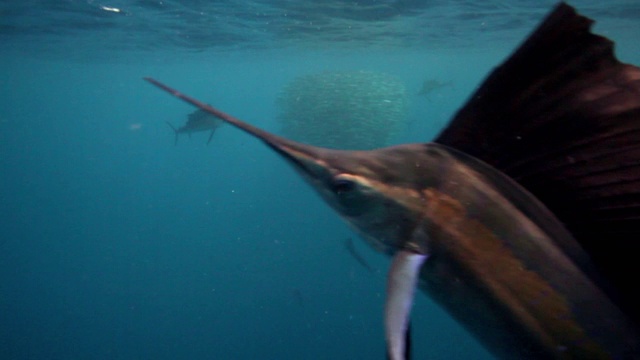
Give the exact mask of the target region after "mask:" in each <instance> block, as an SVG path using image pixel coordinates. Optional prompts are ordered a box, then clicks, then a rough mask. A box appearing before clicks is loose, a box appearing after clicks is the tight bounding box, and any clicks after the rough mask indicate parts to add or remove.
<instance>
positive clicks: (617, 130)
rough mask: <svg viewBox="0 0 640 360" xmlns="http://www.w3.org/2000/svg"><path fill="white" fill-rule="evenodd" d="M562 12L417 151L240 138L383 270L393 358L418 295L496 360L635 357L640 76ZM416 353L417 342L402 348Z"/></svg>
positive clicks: (563, 8) (561, 8)
mask: <svg viewBox="0 0 640 360" xmlns="http://www.w3.org/2000/svg"><path fill="white" fill-rule="evenodd" d="M591 24H592V21H591V20H590V19H588V18H585V17H583V16H580V15H578V14H576V12H575V10H574V9H573V8H572V7H570V6H568V5H566V4H564V3H561V4H560V5H558V6H557V7H556V8H555V10H554V11H553V12H552V13H551V14H550V15H549V16H548V17H547V18H546V19H545V20H544V21H543V23H542V24H541V25H540V26H539V28H538V29H537V30H536V31H535V32H534V33H533V34H532V35H531V36H530V37H529V38H528V39H527V40H526V41H525V42H524V43H523V44H522V45H521V46H520V47H519V48H518V49H517V51H516V52H515V53H514V54H513V55H512V56H511V57H510V58H509V59H508V60H507V61H506V62H505V63H503V64H502V65H501V66H499V67H498V68H497V69H496V70H495V71H493V72H492V73H491V75H490V76H489V77H488V78H487V79H486V80H485V82H484V83H483V84H482V85H481V87H480V88H479V89H478V90H477V91H476V92H475V94H473V95H472V96H471V98H470V99H469V101H468V103H467V104H466V105H465V106H464V107H463V108H462V109H461V110H460V111H459V112H458V113H457V114H456V116H455V117H454V118H453V120H452V121H451V123H450V124H449V126H448V127H447V128H446V129H445V130H444V131H443V132H442V133H441V134H440V135H439V136H438V137H437V138H436V139H435V142H432V143H425V144H406V145H399V146H394V147H389V148H383V149H378V150H373V151H341V150H331V149H324V148H318V147H314V146H309V145H304V144H300V143H297V142H294V141H291V140H288V139H285V138H282V137H279V136H276V135H273V134H270V133H268V132H265V131H263V130H260V129H258V128H256V127H254V126H252V125H249V124H247V123H245V122H243V121H241V120H239V119H236V118H234V117H232V116H230V115H227V114H225V113H223V112H221V111H219V110H217V109H214V108H212V107H209V106H207V105H205V104H204V103H201V102H199V101H197V100H195V99H193V98H190V97H188V96H186V95H183V94H181V93H179V92H178V91H176V90H174V89H171V88H169V87H167V86H166V85H163V84H161V83H159V82H158V81H156V80H153V79H150V78H147V80H148V81H149V82H151V83H153V84H154V85H156V86H158V87H160V88H161V89H163V90H165V91H167V92H169V93H171V94H173V95H174V96H177V97H179V98H181V99H183V100H185V101H187V102H188V103H191V104H193V105H195V106H197V107H199V108H201V109H203V110H206V111H207V112H209V113H211V114H213V115H215V116H217V117H219V118H221V119H223V120H224V121H226V122H228V123H230V124H232V125H234V126H236V127H238V128H240V129H242V130H244V131H245V132H247V133H249V134H251V135H252V136H255V137H257V138H259V139H260V140H262V141H263V142H264V143H265V144H267V145H268V146H269V147H270V148H271V149H273V150H274V151H275V152H276V153H278V154H279V155H281V156H282V157H283V158H284V159H286V160H287V161H288V162H289V163H290V164H291V165H292V166H293V168H295V169H296V170H297V171H298V173H299V174H300V175H301V176H302V177H303V178H304V179H305V180H307V181H308V183H309V184H310V185H311V186H312V187H313V188H314V189H315V190H316V191H317V192H318V193H319V194H320V196H321V197H322V198H324V199H325V201H326V202H327V203H328V204H329V205H330V206H332V207H333V208H334V209H335V210H336V211H337V212H338V213H339V214H340V215H341V216H342V217H343V218H344V219H345V220H346V221H347V222H348V223H350V224H351V225H352V226H353V227H354V228H355V229H357V230H358V231H359V232H360V233H361V235H362V236H363V237H364V238H365V239H366V240H367V241H368V242H369V243H370V244H371V245H372V246H374V247H375V248H376V249H378V250H380V251H383V252H385V253H387V254H389V255H391V256H393V261H392V264H391V269H390V271H389V278H388V287H387V300H386V305H385V333H386V339H387V344H388V348H389V356H390V358H391V359H394V360H397V359H403V358H406V357H407V356H408V355H407V350H409V349H408V348H407V346H406V343H407V338H408V337H407V335H409V334H408V324H409V312H410V309H411V305H412V301H413V295H414V290H415V288H416V286H417V285H419V287H420V288H421V289H422V290H423V291H425V292H426V293H428V294H429V296H431V297H432V298H433V299H435V301H436V302H438V303H439V304H440V305H441V306H442V307H443V308H445V309H446V310H447V311H448V312H449V313H450V314H451V315H452V316H453V317H454V318H456V319H457V320H458V321H459V322H461V323H462V324H463V325H464V326H465V327H466V328H467V329H468V330H469V331H470V332H471V333H473V334H474V335H475V336H476V337H477V338H478V339H479V340H480V341H481V342H482V343H483V344H484V345H485V346H486V347H487V348H488V349H489V350H490V351H492V352H493V353H494V354H495V355H496V356H498V357H499V358H504V359H558V358H563V359H612V358H613V359H633V358H636V359H637V358H640V345H639V342H640V337H639V335H638V324H639V323H640V321H639V319H640V316H639V314H640V309H639V308H640V307H639V306H638V304H640V295H639V294H638V292H637V286H638V281H637V279H636V276H637V274H640V261H638V260H637V257H638V253H639V251H638V250H640V244H639V241H640V69H639V68H637V67H635V66H632V65H626V64H622V63H620V62H619V61H618V60H617V59H616V58H615V56H614V55H613V43H612V42H611V41H609V40H608V39H606V38H604V37H601V36H598V35H594V34H592V33H591V32H590V30H589V29H590V27H591ZM414 341H415V338H414Z"/></svg>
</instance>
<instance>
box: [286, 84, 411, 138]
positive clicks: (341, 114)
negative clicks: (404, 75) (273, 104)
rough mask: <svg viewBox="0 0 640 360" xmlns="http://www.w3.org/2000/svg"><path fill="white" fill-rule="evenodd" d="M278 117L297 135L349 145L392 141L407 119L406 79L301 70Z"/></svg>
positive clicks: (287, 129)
mask: <svg viewBox="0 0 640 360" xmlns="http://www.w3.org/2000/svg"><path fill="white" fill-rule="evenodd" d="M277 106H278V111H279V113H278V117H277V120H278V122H279V123H280V125H281V126H282V131H283V133H284V135H285V136H287V137H290V138H292V139H294V140H296V141H300V142H304V143H307V144H312V145H316V146H323V147H328V148H341V149H351V150H365V149H374V148H380V147H384V146H388V145H389V144H390V141H391V140H392V139H393V138H394V137H395V136H397V135H398V134H399V133H400V132H401V131H402V130H404V129H405V127H406V125H407V111H408V95H407V89H406V87H405V85H404V83H403V82H402V81H400V80H399V79H398V78H396V77H394V76H391V75H389V74H384V73H378V72H372V71H350V72H323V73H319V74H311V75H302V76H299V77H297V78H295V79H294V80H293V81H291V82H290V83H288V84H287V85H285V86H284V88H283V89H282V91H281V93H280V95H279V97H278V99H277Z"/></svg>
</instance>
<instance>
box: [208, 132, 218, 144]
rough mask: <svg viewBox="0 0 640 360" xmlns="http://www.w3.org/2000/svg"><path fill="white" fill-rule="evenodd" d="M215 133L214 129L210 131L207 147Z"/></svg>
mask: <svg viewBox="0 0 640 360" xmlns="http://www.w3.org/2000/svg"><path fill="white" fill-rule="evenodd" d="M215 133H216V129H213V130H211V134H209V140H207V145H209V143H210V142H211V139H213V134H215Z"/></svg>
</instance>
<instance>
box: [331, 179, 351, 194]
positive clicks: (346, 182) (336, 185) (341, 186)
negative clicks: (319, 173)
mask: <svg viewBox="0 0 640 360" xmlns="http://www.w3.org/2000/svg"><path fill="white" fill-rule="evenodd" d="M331 188H332V190H333V192H335V193H337V194H342V193H346V192H350V191H351V190H353V189H355V188H356V182H355V181H353V180H350V179H346V178H343V177H339V178H335V179H333V180H332V183H331Z"/></svg>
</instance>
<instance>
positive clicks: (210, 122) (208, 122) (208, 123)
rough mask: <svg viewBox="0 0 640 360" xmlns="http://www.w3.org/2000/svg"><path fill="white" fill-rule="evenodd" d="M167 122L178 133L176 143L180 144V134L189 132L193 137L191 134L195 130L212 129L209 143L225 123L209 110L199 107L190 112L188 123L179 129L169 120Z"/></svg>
mask: <svg viewBox="0 0 640 360" xmlns="http://www.w3.org/2000/svg"><path fill="white" fill-rule="evenodd" d="M167 124H168V125H169V126H170V127H171V129H172V130H173V132H174V133H175V135H176V138H175V141H174V145H178V136H180V134H187V135H189V137H191V134H192V133H194V132H200V131H210V133H209V139H207V145H209V143H210V142H211V139H213V134H215V133H216V130H217V129H218V127H220V125H222V124H223V122H222V120H220V119H218V118H217V117H215V116H212V115H211V114H209V113H208V112H206V111H204V110H200V109H198V110H196V111H194V112H192V113H191V114H189V115H188V116H187V122H186V124H184V125H183V126H181V127H179V128H177V129H176V128H175V127H174V126H173V125H171V123H170V122H168V121H167Z"/></svg>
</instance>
